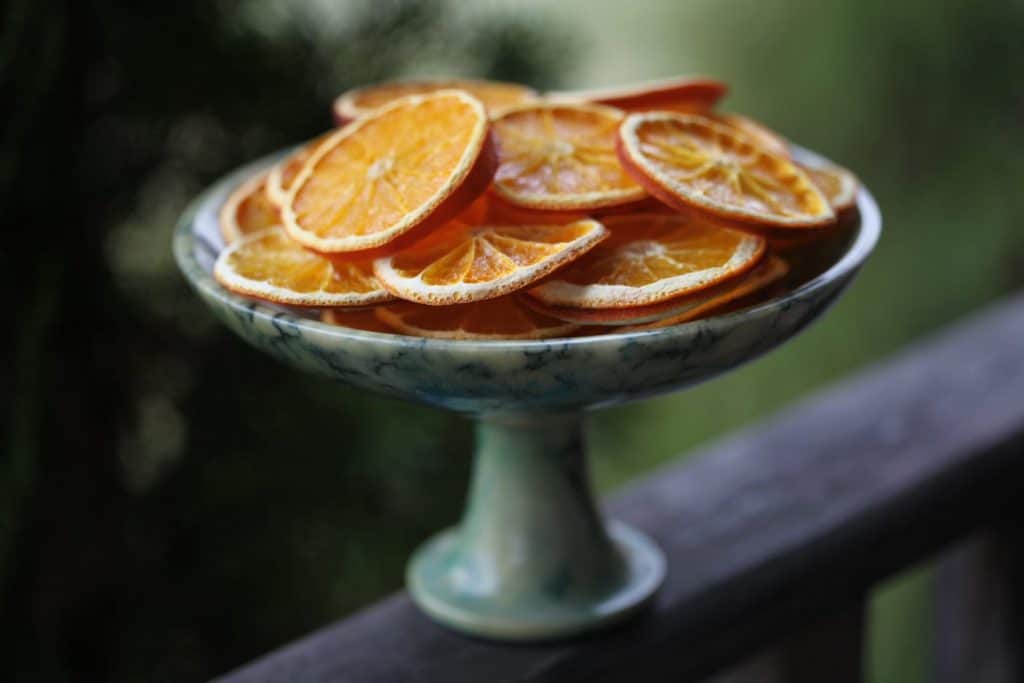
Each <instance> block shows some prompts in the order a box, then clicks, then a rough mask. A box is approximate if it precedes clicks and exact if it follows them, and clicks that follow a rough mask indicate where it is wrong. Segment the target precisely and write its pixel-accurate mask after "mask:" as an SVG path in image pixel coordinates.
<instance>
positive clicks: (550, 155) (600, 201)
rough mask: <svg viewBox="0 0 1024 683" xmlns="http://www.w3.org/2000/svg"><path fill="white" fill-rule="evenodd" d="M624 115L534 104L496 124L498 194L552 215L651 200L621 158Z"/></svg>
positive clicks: (575, 106) (499, 118)
mask: <svg viewBox="0 0 1024 683" xmlns="http://www.w3.org/2000/svg"><path fill="white" fill-rule="evenodd" d="M622 119H623V114H622V112H621V111H619V110H617V109H613V108H611V107H603V106H599V105H592V104H564V105H552V104H528V105H523V106H521V107H514V108H512V109H507V110H505V111H504V112H502V113H501V114H499V115H498V116H496V117H495V119H494V142H495V146H496V147H497V151H498V171H497V173H496V174H495V176H494V186H493V191H494V193H495V194H497V196H498V197H500V198H501V199H503V200H504V201H507V202H509V203H511V204H516V205H518V206H524V207H529V208H534V209H546V210H576V211H579V210H586V209H596V208H599V207H606V206H617V205H620V204H626V203H630V202H635V201H638V200H640V199H643V198H644V197H646V196H647V193H646V192H644V189H643V188H642V187H640V186H639V185H638V184H637V183H636V182H635V181H634V180H633V179H632V178H630V177H629V175H628V174H627V173H626V171H625V170H624V169H623V168H622V165H621V164H620V163H619V160H618V158H617V157H616V155H615V131H616V130H617V129H618V127H619V124H620V123H621V122H622Z"/></svg>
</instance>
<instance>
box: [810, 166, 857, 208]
mask: <svg viewBox="0 0 1024 683" xmlns="http://www.w3.org/2000/svg"><path fill="white" fill-rule="evenodd" d="M803 168H804V171H806V172H807V175H809V176H810V177H811V180H812V181H813V182H814V184H815V185H817V186H818V187H819V188H820V189H821V191H822V192H824V193H825V197H826V198H828V203H829V204H830V205H831V206H832V210H833V211H835V212H836V213H838V212H840V211H847V210H849V209H852V208H853V207H854V206H856V205H857V190H859V189H860V182H859V181H858V180H857V176H855V175H853V173H851V172H850V171H848V170H846V169H845V168H843V167H842V166H836V165H834V164H829V165H823V166H804V167H803Z"/></svg>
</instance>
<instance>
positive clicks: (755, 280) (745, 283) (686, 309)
mask: <svg viewBox="0 0 1024 683" xmlns="http://www.w3.org/2000/svg"><path fill="white" fill-rule="evenodd" d="M788 273H789V264H787V263H786V262H785V261H784V260H783V259H781V258H779V257H778V256H775V255H774V254H769V255H768V256H767V257H766V258H765V259H764V261H763V262H762V263H760V264H759V265H758V266H757V267H756V268H754V269H753V270H751V271H750V272H749V273H747V274H745V275H744V276H742V277H741V278H739V279H738V280H736V281H734V282H727V283H724V284H722V285H720V286H719V287H716V288H715V289H714V290H713V291H712V290H708V291H707V292H699V293H698V294H697V295H695V296H694V297H687V299H689V300H688V301H685V302H680V304H681V305H680V307H679V308H678V309H676V310H674V311H672V312H671V313H670V314H669V315H667V316H665V317H663V318H661V319H659V320H655V321H652V322H649V323H646V324H640V325H635V326H631V327H629V328H627V330H623V331H629V332H632V331H634V330H652V329H657V328H662V327H670V326H672V325H679V324H681V323H685V322H690V321H691V320H696V319H697V318H703V317H706V316H707V315H708V314H709V313H713V312H717V311H721V310H722V309H723V308H725V307H726V305H727V304H731V303H734V302H738V301H739V300H740V299H743V298H745V297H749V296H751V295H753V294H756V293H757V292H760V291H763V290H765V289H767V288H768V287H769V285H773V284H775V283H776V282H778V281H780V280H781V279H782V278H784V277H786V275H787V274H788Z"/></svg>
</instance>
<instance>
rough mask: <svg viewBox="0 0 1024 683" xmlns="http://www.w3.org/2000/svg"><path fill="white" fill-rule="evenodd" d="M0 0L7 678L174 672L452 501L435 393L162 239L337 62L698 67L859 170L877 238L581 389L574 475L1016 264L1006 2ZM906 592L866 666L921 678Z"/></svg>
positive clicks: (251, 649) (265, 632) (905, 679)
mask: <svg viewBox="0 0 1024 683" xmlns="http://www.w3.org/2000/svg"><path fill="white" fill-rule="evenodd" d="M0 7H2V10H0V41H2V42H0V84H2V88H3V92H4V96H3V102H4V105H3V121H4V123H3V129H2V135H3V137H2V140H3V144H2V148H0V193H2V194H0V202H2V204H0V207H2V210H3V211H2V215H3V221H4V224H5V226H6V229H5V231H4V234H5V242H4V247H3V248H2V249H0V285H2V287H3V291H4V292H6V297H5V301H6V305H5V309H6V310H5V315H4V323H3V329H4V330H5V333H4V334H3V335H2V338H3V341H2V342H0V344H3V345H4V348H5V352H4V354H3V356H2V361H0V362H2V365H0V380H2V381H0V410H2V413H0V415H2V418H0V419H2V420H3V423H2V424H3V429H4V431H3V432H2V439H3V440H2V441H0V443H2V445H3V446H2V447H3V451H2V457H0V628H2V629H3V633H2V634H0V635H2V638H0V642H2V643H3V644H4V645H3V650H4V654H3V657H2V662H3V663H2V665H0V666H2V669H3V670H4V671H5V672H6V673H5V674H3V678H4V679H5V680H17V681H22V680H24V681H40V682H49V681H117V682H127V681H150V682H159V681H196V680H202V679H205V678H207V677H209V676H211V675H214V674H217V673H221V672H224V671H226V670H229V669H231V668H234V667H236V666H238V665H240V664H242V663H244V662H246V661H247V660H249V659H252V658H253V657H255V656H257V655H259V654H261V653H263V652H265V651H267V650H269V649H272V648H274V647H277V646H280V645H282V644H283V643H285V642H287V641H289V640H291V639H294V638H296V637H298V636H300V635H303V634H305V633H307V632H308V631H310V630H312V629H314V628H316V627H318V626H321V625H323V624H325V623H327V622H329V621H331V620H334V619H337V618H340V617H342V616H343V615H345V614H346V613H347V612H349V611H351V610H354V609H356V608H358V607H359V606H361V605H364V604H366V603H368V602H370V601H372V600H374V599H376V598H379V597H381V596H383V595H385V594H387V593H389V592H391V591H393V590H395V589H397V588H398V587H399V586H400V584H401V577H402V568H403V563H404V561H405V558H406V556H407V555H408V553H409V552H410V550H411V549H412V548H413V547H414V546H415V545H416V544H417V543H418V542H419V541H420V540H422V539H423V538H425V537H426V536H427V535H428V534H429V533H431V532H432V531H435V530H437V529H438V528H440V527H442V526H444V525H446V524H449V523H451V522H453V521H455V519H456V516H457V514H458V510H459V508H460V506H461V500H462V496H463V492H464V486H465V483H466V479H467V470H468V464H469V454H470V448H471V434H470V431H469V425H468V424H467V423H466V422H465V421H463V420H462V419H460V418H458V417H454V416H451V415H447V414H444V413H441V412H438V411H435V410H431V409H427V408H422V407H417V406H411V405H405V404H401V403H396V402H393V401H389V400H385V399H381V398H377V397H374V396H370V395H367V394H365V393H358V394H357V392H355V391H353V390H350V389H347V388H345V387H342V386H338V385H334V384H330V383H328V382H326V381H324V380H321V379H317V378H312V377H305V376H301V375H298V374H296V373H295V372H293V371H291V370H289V369H287V368H285V367H282V366H280V365H278V364H277V363H275V362H273V361H271V360H269V359H268V358H267V357H266V356H263V355H261V354H259V353H257V352H256V351H253V350H251V349H249V348H247V347H246V346H244V345H243V344H242V343H241V342H240V341H238V340H237V339H234V338H232V337H231V336H229V335H228V334H227V333H226V332H225V331H224V330H222V329H221V328H220V327H218V326H217V325H216V324H215V323H214V321H213V320H212V318H211V316H210V315H208V314H207V313H206V312H205V311H204V310H203V308H202V306H201V305H200V304H199V302H198V300H197V299H196V298H195V297H194V296H192V295H191V294H190V292H189V291H188V289H187V287H186V285H185V283H184V282H183V280H182V278H181V276H180V275H179V274H178V273H177V272H176V269H175V266H174V264H173V262H172V258H171V252H170V235H171V230H172V227H173V225H174V222H175V219H176V218H177V216H178V215H179V213H180V212H181V211H182V210H183V208H184V207H185V205H186V203H187V202H188V200H189V199H190V198H191V197H193V196H194V195H195V194H196V193H197V192H198V191H199V190H201V189H202V188H203V187H204V186H205V185H206V184H207V183H209V182H210V181H212V180H213V179H215V178H216V177H217V176H218V175H219V174H222V173H223V172H225V171H227V170H228V169H230V168H232V167H233V166H235V165H237V164H239V163H240V162H243V161H246V160H249V159H252V158H254V157H256V156H258V155H261V154H264V153H266V152H269V151H272V150H275V149H277V148H279V147H282V146H284V145H288V144H292V143H296V142H298V141H301V140H303V139H306V138H309V137H311V136H313V135H315V134H316V133H318V132H320V131H321V130H323V129H325V128H326V127H327V126H329V125H330V119H329V113H328V107H329V103H330V100H331V99H332V97H333V96H334V95H335V94H336V93H338V92H339V91H341V90H344V89H345V88H348V87H350V86H355V85H359V84H363V83H366V82H369V81H374V80H377V79H382V78H392V77H401V76H414V75H447V74H461V75H474V76H485V77H494V78H502V79H511V80H520V81H524V82H527V83H530V84H532V85H534V86H536V87H538V88H555V87H558V88H568V87H577V86H579V87H584V86H594V85H602V84H614V83H620V82H627V81H631V80H638V79H649V78H653V77H660V76H670V75H675V74H680V73H691V72H700V73H706V74H710V75H714V76H717V77H721V78H723V79H725V80H727V81H729V82H730V83H731V84H732V86H733V90H732V94H731V95H730V97H729V98H728V100H727V101H726V102H725V108H726V109H729V110H736V111H740V112H743V113H747V114H750V115H753V116H755V117H757V118H759V119H762V120H763V121H765V122H767V123H768V124H769V125H771V126H773V127H775V128H776V129H778V130H779V131H781V132H783V133H785V134H787V135H789V136H791V137H793V138H795V139H796V140H798V141H800V142H801V143H803V144H805V145H807V146H809V147H812V148H814V149H816V150H819V151H821V152H823V153H825V154H826V155H828V156H830V157H832V158H834V159H836V160H839V161H841V162H842V163H844V164H846V165H848V166H849V167H850V168H852V169H854V170H855V171H856V172H857V173H858V174H859V175H860V176H861V178H862V179H863V180H864V181H865V182H866V183H867V184H868V185H869V186H870V187H871V188H872V189H873V190H874V191H875V193H876V195H877V198H878V200H879V202H880V204H881V206H882V208H883V212H884V215H885V220H886V231H885V234H884V238H883V241H882V243H881V245H880V248H879V250H878V252H877V254H876V255H875V256H874V258H873V259H872V261H871V262H870V264H869V265H868V267H867V268H866V270H865V272H864V273H863V276H862V277H861V279H860V280H859V281H858V282H857V283H856V285H855V286H854V287H853V289H852V291H851V292H850V293H849V294H848V295H847V296H846V297H845V298H844V299H843V301H842V302H841V303H840V304H839V305H838V306H837V307H836V308H835V309H834V310H833V312H832V313H831V314H830V315H829V316H827V317H826V318H825V320H824V321H823V322H821V323H820V324H818V325H817V326H816V327H814V328H813V329H812V330H811V331H809V332H807V333H806V334H804V335H803V336H802V337H800V338H799V339H798V340H796V341H795V342H793V343H792V344H790V345H788V346H787V347H785V348H784V349H782V350H780V351H778V352H776V353H774V354H773V355H771V356H770V357H768V358H766V359H764V360H763V361H761V362H758V363H756V364H755V365H752V366H750V367H748V368H745V369H743V370H741V371H738V372H736V373H734V374H732V375H730V376H728V377H727V378H725V379H723V380H721V381H717V382H714V383H712V384H709V385H707V386H704V387H701V388H698V389H696V390H693V391H690V392H687V393H683V394H680V395H676V396H670V397H666V398H660V399H657V400H652V401H647V402H644V403H641V404H637V405H633V406H628V407H624V408H621V409H616V410H610V411H607V412H605V413H602V414H600V415H598V416H596V417H595V419H594V420H593V424H592V428H591V442H592V448H593V450H594V453H595V459H596V469H597V472H596V476H597V478H598V483H599V485H600V487H601V488H602V490H604V491H608V490H612V489H614V488H615V487H617V486H620V485H622V484H623V483H625V482H627V481H628V480H629V479H631V478H633V477H637V476H639V475H641V474H643V473H644V472H645V471H647V470H649V469H651V468H652V467H654V466H655V465H657V464H658V463H661V462H664V461H667V460H669V459H672V458H676V457H678V456H679V455H680V454H681V453H685V452H686V451H688V450H690V449H692V447H694V446H695V445H697V444H699V443H701V442H704V441H707V440H709V439H712V438H714V437H716V436H718V435H721V434H724V433H726V432H728V431H729V430H731V429H734V428H736V427H738V426H740V425H743V424H745V423H748V422H750V421H752V420H755V419H757V418H760V417H762V416H766V415H769V414H771V413H773V412H775V411H777V410H779V409H781V408H782V407H783V406H785V405H787V404H789V403H791V402H793V401H796V400H798V399H801V398H804V397H806V396H807V395H808V394H809V393H810V392H812V391H813V390H815V389H816V388H818V387H821V386H823V385H827V384H828V383H830V382H833V381H835V380H837V379H838V378H840V377H842V376H843V375H845V374H847V373H849V372H851V371H854V370H856V369H857V368H859V367H862V366H864V365H866V364H868V363H871V362H872V361H874V360H876V359H879V358H881V357H884V356H886V355H887V354H890V353H892V352H894V351H896V350H897V349H900V348H901V347H903V346H904V345H906V344H908V343H910V342H911V341H913V340H914V339H915V338H917V337H919V336H921V335H924V334H926V333H927V332H928V331H929V330H932V329H933V328H936V327H939V326H941V325H943V324H945V323H947V322H950V321H952V320H954V319H956V318H958V317H961V316H963V315H965V314H967V313H968V312H969V311H971V310H972V309H975V308H978V307H980V306H982V305H984V304H985V302H987V301H989V300H991V299H994V298H997V297H998V296H999V295H1000V294H1002V293H1004V292H1007V291H1008V290H1011V289H1013V288H1015V287H1020V286H1021V285H1024V227H1022V224H1024V191H1022V190H1024V164H1021V163H1020V151H1021V150H1024V88H1022V87H1021V78H1020V74H1021V73H1024V40H1022V39H1021V36H1022V35H1024V3H1022V2H1020V0H1004V1H1003V2H986V3H981V2H976V1H974V0H947V1H944V2H938V3H936V2H930V1H929V0H905V1H904V2H890V1H888V0H845V1H843V2H838V1H837V2H819V1H818V0H725V1H722V0H688V1H686V2H675V1H672V0H633V1H632V2H610V1H609V2H598V1H596V0H589V1H588V0H560V1H559V2H557V3H556V2H541V1H539V0H529V1H519V2H511V1H510V2H498V1H497V0H489V1H477V2H472V3H470V2H456V1H454V0H448V1H445V0H429V1H425V2H413V1H411V0H360V1H352V2H332V1H330V0H292V1H285V0H280V1H276V0H219V1H217V2H210V1H209V0H178V1H176V2H164V3H124V2H115V1H114V0H51V1H50V2H47V3H37V2H32V1H31V0H5V2H3V3H2V4H0ZM395 425H401V426H402V428H401V429H395V428H394V426H395ZM930 590H932V588H931V584H930V582H929V574H928V568H927V567H922V568H920V569H917V570H915V571H912V572H910V573H908V574H907V575H905V576H902V577H899V578H897V579H896V580H894V581H892V582H890V583H889V584H887V585H884V586H882V587H881V588H880V589H879V590H878V591H877V592H876V593H875V594H874V596H873V600H872V609H871V629H872V630H871V638H870V643H869V648H868V649H869V653H868V654H869V657H870V671H871V680H872V681H875V682H878V683H883V682H885V683H888V682H892V683H913V682H916V681H924V680H927V677H928V668H927V666H928V665H927V662H928V660H929V659H930V657H929V649H930V647H931V640H930V638H931V636H930V633H929V628H928V623H929V620H928V614H927V600H926V598H927V597H928V594H929V591H930Z"/></svg>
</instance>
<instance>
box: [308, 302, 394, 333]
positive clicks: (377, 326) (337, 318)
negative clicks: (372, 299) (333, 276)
mask: <svg viewBox="0 0 1024 683" xmlns="http://www.w3.org/2000/svg"><path fill="white" fill-rule="evenodd" d="M320 320H322V321H323V322H325V323H328V324H330V325H337V326H338V327H348V328H350V329H353V330H365V331H367V332H381V333H383V334H394V333H395V330H394V329H393V328H392V327H391V326H390V325H388V324H387V323H385V322H382V321H381V319H380V318H378V317H377V313H376V308H375V307H369V308H354V309H352V308H326V309H324V311H323V313H321V314H320Z"/></svg>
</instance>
